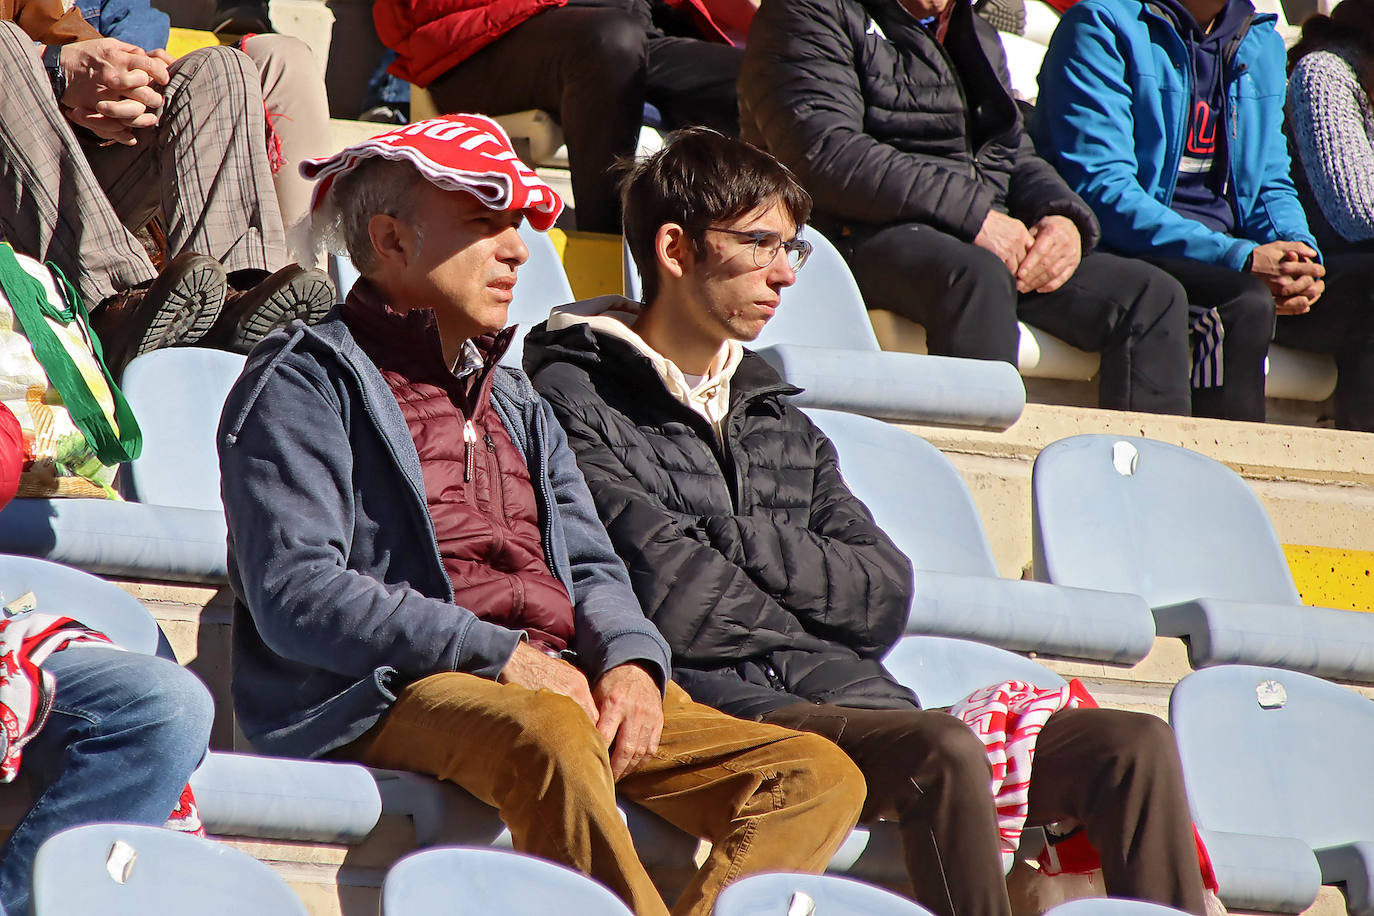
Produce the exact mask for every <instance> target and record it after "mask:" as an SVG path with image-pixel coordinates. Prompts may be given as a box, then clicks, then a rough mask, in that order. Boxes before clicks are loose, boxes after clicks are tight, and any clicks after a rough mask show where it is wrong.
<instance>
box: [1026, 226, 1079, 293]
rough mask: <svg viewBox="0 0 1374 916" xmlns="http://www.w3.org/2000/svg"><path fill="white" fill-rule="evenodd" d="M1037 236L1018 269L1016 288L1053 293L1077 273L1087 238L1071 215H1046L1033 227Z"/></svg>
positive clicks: (1031, 229)
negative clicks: (1069, 216) (1081, 233)
mask: <svg viewBox="0 0 1374 916" xmlns="http://www.w3.org/2000/svg"><path fill="white" fill-rule="evenodd" d="M1030 234H1031V236H1032V237H1033V238H1034V239H1035V242H1034V244H1032V245H1031V247H1030V251H1028V252H1026V256H1025V258H1023V259H1022V261H1021V266H1020V268H1018V269H1017V271H1016V289H1017V290H1018V291H1020V292H1023V293H1052V292H1054V291H1055V290H1057V289H1059V287H1061V286H1063V285H1064V284H1065V283H1067V282H1069V278H1070V277H1072V276H1073V272H1074V271H1075V270H1077V269H1078V262H1079V261H1081V260H1083V237H1082V236H1081V235H1079V233H1078V227H1077V226H1076V225H1074V222H1073V220H1071V219H1069V218H1068V217H1067V216H1046V217H1044V218H1043V219H1041V220H1040V221H1039V222H1038V223H1036V224H1035V225H1034V226H1032V227H1031V228H1030Z"/></svg>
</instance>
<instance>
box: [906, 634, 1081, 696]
mask: <svg viewBox="0 0 1374 916" xmlns="http://www.w3.org/2000/svg"><path fill="white" fill-rule="evenodd" d="M883 666H884V667H886V668H887V670H888V671H890V672H892V676H893V677H895V678H896V679H897V681H898V683H900V684H902V685H903V686H905V687H909V688H911V689H912V690H914V691H916V696H917V697H918V698H919V699H920V701H921V706H922V707H924V708H926V709H939V708H940V707H942V706H952V705H953V704H955V703H957V702H958V701H960V700H962V699H963V698H964V697H966V696H968V695H969V694H970V693H973V691H975V690H979V689H981V688H983V687H989V686H991V685H993V684H1000V683H1002V682H1003V681H1025V682H1026V683H1027V684H1033V685H1035V686H1036V687H1063V686H1064V679H1063V678H1062V677H1060V676H1059V675H1057V674H1055V673H1054V672H1053V671H1051V670H1050V669H1048V668H1046V667H1045V666H1044V665H1042V664H1040V663H1039V662H1037V661H1032V660H1031V659H1029V658H1026V657H1025V656H1024V655H1017V654H1016V653H1015V652H1008V651H1007V650H1006V649H999V648H997V647H996V646H989V645H986V644H984V643H981V642H969V641H968V640H965V639H950V638H949V637H947V636H903V637H902V638H901V639H899V640H897V645H895V646H893V647H892V651H891V652H889V653H888V654H887V656H886V657H885V658H884V659H883Z"/></svg>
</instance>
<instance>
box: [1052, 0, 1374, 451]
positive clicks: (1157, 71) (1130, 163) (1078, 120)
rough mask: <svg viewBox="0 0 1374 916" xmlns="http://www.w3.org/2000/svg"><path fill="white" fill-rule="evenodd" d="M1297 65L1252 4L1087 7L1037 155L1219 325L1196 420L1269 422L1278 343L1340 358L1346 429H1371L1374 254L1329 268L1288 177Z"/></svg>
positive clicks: (1339, 258)
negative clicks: (1273, 350) (1290, 89)
mask: <svg viewBox="0 0 1374 916" xmlns="http://www.w3.org/2000/svg"><path fill="white" fill-rule="evenodd" d="M1286 65H1287V58H1286V56H1285V54H1284V49H1283V39H1282V38H1281V37H1280V36H1279V35H1278V33H1277V32H1275V30H1274V16H1273V15H1272V14H1260V13H1256V12H1255V9H1254V7H1253V6H1252V5H1251V4H1250V2H1249V0H1160V2H1158V3H1155V2H1151V3H1143V2H1141V0H1085V2H1083V3H1079V4H1077V5H1076V6H1074V7H1073V8H1072V9H1070V10H1069V11H1068V12H1067V13H1065V14H1064V18H1063V19H1062V20H1061V21H1060V24H1059V27H1058V28H1057V29H1056V30H1055V33H1054V38H1053V40H1052V41H1051V42H1050V47H1049V50H1048V51H1047V52H1046V55H1045V64H1044V67H1043V68H1042V69H1041V70H1040V98H1039V103H1038V108H1037V110H1036V116H1035V119H1034V124H1033V128H1034V132H1035V142H1036V146H1037V147H1038V148H1039V150H1040V152H1041V153H1042V154H1044V156H1045V157H1046V158H1047V159H1049V161H1050V162H1051V163H1053V164H1054V165H1055V167H1056V168H1058V169H1059V171H1060V172H1061V173H1062V174H1063V176H1064V178H1065V180H1067V181H1068V183H1069V185H1070V186H1071V187H1073V188H1074V190H1076V191H1077V192H1078V193H1079V194H1081V195H1082V196H1083V199H1084V200H1086V201H1087V202H1088V203H1089V204H1090V205H1091V206H1092V208H1093V211H1094V212H1095V213H1096V214H1097V218H1098V219H1099V220H1100V221H1101V223H1102V240H1103V242H1104V243H1105V245H1106V246H1107V247H1108V248H1110V249H1111V250H1113V251H1116V252H1119V253H1122V254H1127V255H1132V256H1135V257H1140V258H1143V259H1145V260H1148V261H1151V262H1153V263H1155V264H1157V265H1158V266H1160V267H1162V268H1163V269H1164V270H1166V271H1168V272H1169V273H1170V274H1172V275H1173V276H1174V277H1176V278H1177V279H1178V281H1179V282H1180V283H1182V284H1183V288H1184V289H1186V290H1187V291H1188V301H1189V302H1190V303H1192V305H1193V306H1194V308H1195V310H1199V311H1200V314H1201V315H1202V316H1203V319H1202V323H1204V324H1210V325H1211V330H1210V332H1208V333H1205V334H1203V335H1201V340H1200V341H1199V345H1200V346H1199V350H1198V352H1197V353H1196V354H1195V356H1194V361H1193V366H1194V369H1193V372H1194V381H1195V384H1201V385H1204V386H1205V387H1201V388H1199V389H1197V390H1196V391H1195V393H1194V400H1193V407H1194V413H1204V412H1205V413H1209V414H1213V415H1219V416H1224V417H1228V418H1231V419H1241V420H1263V419H1264V413H1265V406H1264V383H1265V371H1266V356H1267V354H1268V351H1269V341H1270V339H1271V338H1272V339H1273V340H1276V341H1278V342H1279V343H1281V344H1284V345H1285V346H1290V347H1296V348H1297V349H1300V350H1315V351H1318V352H1325V353H1332V354H1334V355H1335V357H1336V364H1337V367H1338V371H1339V380H1338V384H1337V388H1336V425H1337V426H1338V427H1342V428H1344V429H1356V430H1364V431H1374V285H1371V283H1370V282H1369V278H1370V276H1371V274H1374V255H1369V254H1359V253H1342V254H1334V253H1333V254H1331V255H1330V256H1329V257H1327V258H1325V259H1323V258H1321V256H1320V253H1319V251H1318V249H1317V243H1316V241H1315V239H1314V237H1313V234H1312V232H1311V230H1310V228H1309V226H1308V223H1307V217H1306V215H1305V214H1304V213H1303V209H1302V204H1301V203H1300V202H1299V200H1298V195H1297V192H1296V191H1295V190H1294V187H1293V181H1292V178H1291V176H1290V174H1289V169H1290V165H1289V159H1288V149H1287V145H1286V143H1285V141H1284V137H1283V120H1284V115H1283V106H1284V98H1285V85H1286V79H1287V78H1286V71H1285V68H1286ZM1276 313H1277V318H1276V317H1275V316H1276ZM1218 325H1219V327H1218ZM1200 404H1208V405H1211V406H1210V407H1207V408H1205V409H1203V410H1199V409H1198V408H1199V405H1200Z"/></svg>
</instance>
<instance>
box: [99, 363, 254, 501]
mask: <svg viewBox="0 0 1374 916" xmlns="http://www.w3.org/2000/svg"><path fill="white" fill-rule="evenodd" d="M243 363H244V358H243V357H242V356H240V355H238V354H237V353H226V352H225V351H223V350H207V349H202V348H200V347H171V348H168V349H164V350H154V351H153V352H151V353H145V354H143V355H142V356H140V357H138V358H137V359H135V360H134V361H133V362H131V363H129V365H128V367H127V368H126V369H125V370H124V381H123V388H124V394H125V396H126V397H128V399H129V405H130V406H131V407H132V408H133V410H134V416H136V417H137V418H138V423H139V426H141V427H142V429H143V454H142V455H140V456H139V457H138V459H137V460H136V461H134V462H132V463H131V464H129V465H128V466H127V467H125V468H124V470H123V473H124V475H125V479H124V486H125V495H127V496H129V497H131V498H133V499H136V500H138V501H139V502H143V503H152V504H153V505H158V506H181V507H183V508H187V509H211V510H214V511H215V512H222V511H224V510H223V506H222V504H221V502H220V496H219V455H218V452H217V451H216V449H215V429H216V427H218V425H219V415H220V410H221V409H222V408H223V406H224V399H225V398H226V397H228V395H229V389H230V388H232V387H233V385H234V382H235V381H236V380H237V379H238V377H239V374H240V373H241V372H242V371H243Z"/></svg>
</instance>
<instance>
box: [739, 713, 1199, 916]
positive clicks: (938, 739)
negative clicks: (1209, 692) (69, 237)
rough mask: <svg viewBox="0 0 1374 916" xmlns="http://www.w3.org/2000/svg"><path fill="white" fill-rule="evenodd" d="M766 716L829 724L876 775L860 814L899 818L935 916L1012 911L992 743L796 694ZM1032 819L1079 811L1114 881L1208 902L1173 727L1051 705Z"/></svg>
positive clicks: (944, 717) (911, 870)
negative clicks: (797, 699) (1000, 844)
mask: <svg viewBox="0 0 1374 916" xmlns="http://www.w3.org/2000/svg"><path fill="white" fill-rule="evenodd" d="M764 721H765V722H769V723H772V724H775V725H782V726H786V727H788V728H795V729H800V730H802V731H811V732H816V733H818V734H821V735H824V736H825V737H827V738H829V739H830V740H832V741H834V742H835V743H836V744H838V745H839V746H840V747H841V748H842V749H843V750H844V751H845V752H846V753H847V754H849V756H850V758H851V759H852V760H853V761H854V762H855V763H857V764H858V765H859V769H860V770H861V771H862V772H863V774H864V778H865V779H866V780H867V781H868V801H867V804H866V805H865V807H864V813H863V818H864V820H873V819H876V818H885V819H888V820H896V821H897V822H898V823H899V825H900V831H901V836H902V844H903V849H904V853H905V856H906V866H907V872H908V874H909V875H910V877H911V883H912V892H913V896H914V898H915V899H916V900H917V901H919V902H920V903H921V904H922V905H924V906H925V907H927V908H928V909H930V910H931V911H933V912H934V913H936V914H937V916H1009V914H1010V912H1011V905H1010V903H1009V901H1008V899H1007V889H1006V880H1005V876H1004V873H1003V870H1002V862H1001V857H1000V855H999V854H998V848H997V812H996V809H995V808H994V806H993V800H992V793H991V792H990V791H989V786H990V780H991V769H990V767H989V765H988V759H987V754H986V752H985V751H984V748H983V745H982V742H980V741H979V740H978V738H977V737H976V736H975V735H974V734H973V732H972V731H971V730H970V729H969V728H968V727H967V726H966V725H964V723H963V722H961V721H959V720H958V719H955V718H954V717H953V716H950V715H948V714H947V713H944V712H941V711H933V710H932V711H927V710H918V709H913V710H909V711H908V710H870V709H853V708H849V707H842V706H831V705H817V704H811V703H798V704H795V705H792V706H785V707H783V708H781V709H777V710H774V711H773V712H771V713H769V714H768V715H766V716H764ZM1029 807H1030V814H1029V817H1028V818H1027V821H1026V823H1027V826H1042V825H1045V824H1050V823H1055V822H1057V821H1066V820H1073V821H1077V822H1079V823H1081V824H1082V825H1083V827H1084V830H1085V831H1086V832H1087V836H1088V839H1089V841H1091V842H1092V844H1093V846H1094V847H1095V848H1096V849H1097V851H1098V853H1099V854H1100V855H1101V858H1102V871H1103V875H1104V878H1105V882H1106V888H1107V893H1108V894H1110V895H1111V896H1114V897H1132V898H1137V899H1141V900H1152V901H1155V902H1157V903H1163V904H1166V905H1168V906H1173V907H1177V908H1179V909H1182V910H1187V911H1189V912H1192V913H1201V912H1202V893H1203V891H1202V879H1201V875H1200V873H1199V870H1198V859H1197V851H1196V848H1195V846H1194V843H1193V832H1192V821H1191V818H1190V816H1189V813H1188V801H1187V797H1186V795H1185V792H1184V787H1183V773H1182V769H1181V766H1180V764H1179V759H1178V749H1177V747H1176V745H1175V744H1174V737H1173V732H1172V731H1170V729H1169V726H1168V724H1167V723H1165V722H1164V721H1162V720H1160V719H1158V718H1156V717H1154V716H1150V715H1144V714H1141V713H1131V712H1122V711H1119V710H1109V709H1067V710H1063V711H1061V712H1057V713H1055V714H1054V715H1053V716H1051V717H1050V719H1049V722H1047V723H1046V725H1045V727H1044V729H1043V730H1042V731H1041V732H1040V737H1039V739H1038V741H1037V744H1036V753H1035V761H1034V765H1033V767H1032V770H1031V784H1030V802H1029Z"/></svg>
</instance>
